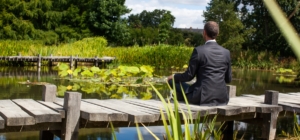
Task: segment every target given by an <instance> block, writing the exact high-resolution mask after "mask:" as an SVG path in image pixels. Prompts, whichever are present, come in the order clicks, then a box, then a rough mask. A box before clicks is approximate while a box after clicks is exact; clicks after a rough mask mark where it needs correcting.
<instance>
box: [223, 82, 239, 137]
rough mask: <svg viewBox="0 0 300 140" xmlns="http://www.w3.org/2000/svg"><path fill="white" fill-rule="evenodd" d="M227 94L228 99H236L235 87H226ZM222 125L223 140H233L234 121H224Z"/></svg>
mask: <svg viewBox="0 0 300 140" xmlns="http://www.w3.org/2000/svg"><path fill="white" fill-rule="evenodd" d="M227 92H228V95H229V98H233V97H236V86H234V85H227ZM229 100H230V99H229ZM223 123H224V124H223V126H222V132H223V140H232V139H233V125H234V121H226V122H223Z"/></svg>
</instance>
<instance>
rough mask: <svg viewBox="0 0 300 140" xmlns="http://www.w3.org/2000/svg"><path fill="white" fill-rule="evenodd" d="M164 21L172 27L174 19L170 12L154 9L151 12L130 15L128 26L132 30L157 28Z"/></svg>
mask: <svg viewBox="0 0 300 140" xmlns="http://www.w3.org/2000/svg"><path fill="white" fill-rule="evenodd" d="M166 20H168V22H169V23H168V24H170V26H173V25H174V22H175V17H174V16H173V15H172V14H171V12H170V11H168V10H160V9H155V10H153V11H152V12H151V11H146V10H144V11H142V12H141V13H140V14H131V15H129V16H128V24H129V25H131V27H133V28H141V27H152V28H158V27H159V25H160V24H161V23H162V22H163V21H166Z"/></svg>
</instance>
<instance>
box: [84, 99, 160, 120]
mask: <svg viewBox="0 0 300 140" xmlns="http://www.w3.org/2000/svg"><path fill="white" fill-rule="evenodd" d="M84 101H86V102H89V103H93V104H96V105H99V106H102V107H105V108H109V109H112V110H116V111H120V112H123V113H127V114H128V121H132V122H154V121H155V116H154V115H153V114H149V113H145V112H143V111H141V110H140V109H138V108H135V107H134V106H130V105H129V104H128V105H126V106H122V105H119V104H115V103H110V102H108V101H104V100H97V99H84Z"/></svg>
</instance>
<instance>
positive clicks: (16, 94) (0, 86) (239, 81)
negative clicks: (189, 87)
mask: <svg viewBox="0 0 300 140" xmlns="http://www.w3.org/2000/svg"><path fill="white" fill-rule="evenodd" d="M155 75H159V76H162V77H164V76H166V75H170V72H169V71H157V72H156V73H155ZM56 78H57V71H53V70H51V69H48V68H45V69H44V68H43V69H41V71H40V73H39V74H38V71H37V68H36V67H29V68H28V67H25V68H8V67H0V99H16V98H30V99H35V100H40V99H42V95H41V90H42V89H41V86H38V85H23V84H19V82H24V81H27V80H29V81H30V82H48V83H52V84H55V85H57V86H58V87H59V86H68V85H72V84H73V83H71V82H70V81H68V80H63V79H59V80H58V79H56ZM231 84H232V85H236V86H237V95H242V94H256V95H259V94H264V92H265V90H277V91H279V92H282V93H287V92H300V86H297V85H295V84H289V83H279V81H277V80H276V76H275V75H273V72H270V71H255V70H233V81H232V83H231ZM155 87H157V88H158V90H159V91H160V92H161V93H162V94H163V95H164V97H166V96H167V95H168V94H169V90H168V87H167V86H166V85H165V84H161V85H156V86H155ZM129 90H136V93H137V95H135V96H130V95H129V94H126V93H122V94H121V95H120V97H121V98H126V97H129V96H130V97H134V98H143V97H144V95H142V94H140V93H142V92H147V88H145V87H142V88H137V89H135V88H134V87H131V88H130V89H129ZM78 91H79V92H82V94H83V95H82V98H97V99H107V98H111V95H107V94H105V93H101V92H95V93H93V92H92V93H87V92H84V90H82V89H79V90H78ZM151 98H152V99H158V98H157V96H156V94H155V93H154V92H152V93H151ZM292 126H293V119H292V118H280V119H279V120H278V123H277V133H278V134H280V133H281V132H282V130H284V131H287V132H289V133H292V128H293V127H292ZM235 128H236V129H237V130H238V135H237V137H238V138H241V137H242V136H243V137H244V138H245V139H255V138H259V136H260V133H261V130H260V127H257V126H256V125H249V124H245V123H242V122H236V124H235ZM150 129H151V131H153V132H154V133H155V134H156V135H157V136H158V137H159V138H161V139H162V137H163V135H164V129H163V127H150ZM141 131H142V133H143V136H144V138H145V139H153V137H152V136H151V135H150V133H149V132H148V131H147V130H145V129H144V128H141ZM38 134H39V133H38V132H26V133H25V132H22V133H19V132H18V133H2V134H0V139H1V140H17V139H20V140H24V139H30V140H35V139H36V140H37V139H38V138H39V136H38ZM116 135H117V137H118V139H137V134H136V128H116ZM79 138H80V139H81V140H87V139H88V140H98V139H99V140H108V139H112V132H111V130H110V129H81V130H80V137H79ZM56 139H58V138H56Z"/></svg>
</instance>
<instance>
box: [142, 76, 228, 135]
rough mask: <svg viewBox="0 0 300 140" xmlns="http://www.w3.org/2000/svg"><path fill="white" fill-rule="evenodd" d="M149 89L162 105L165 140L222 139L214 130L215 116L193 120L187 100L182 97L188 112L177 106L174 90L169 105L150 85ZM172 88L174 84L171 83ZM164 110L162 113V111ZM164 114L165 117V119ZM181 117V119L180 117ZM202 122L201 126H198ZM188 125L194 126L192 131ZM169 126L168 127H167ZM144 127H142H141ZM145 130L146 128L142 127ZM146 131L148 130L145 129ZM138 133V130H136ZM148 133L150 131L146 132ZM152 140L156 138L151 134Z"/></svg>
mask: <svg viewBox="0 0 300 140" xmlns="http://www.w3.org/2000/svg"><path fill="white" fill-rule="evenodd" d="M150 85H151V87H152V88H153V89H154V91H155V92H156V94H157V96H158V97H159V98H160V100H161V101H162V103H163V109H161V110H160V112H161V117H162V121H163V124H164V128H165V131H166V136H165V139H168V140H183V139H186V140H207V139H209V138H210V137H211V136H213V137H214V139H215V140H221V139H222V133H221V131H220V129H217V130H216V129H215V122H216V116H215V117H214V118H213V119H212V120H210V119H208V115H206V116H205V117H204V119H203V120H200V119H201V116H200V114H198V118H197V119H195V120H193V117H192V112H191V110H190V107H189V104H188V102H187V99H186V97H185V95H184V98H185V102H186V107H187V109H188V111H183V109H182V108H181V107H180V106H179V103H178V101H177V96H176V90H172V91H173V97H174V100H173V102H174V103H173V104H174V105H171V103H170V101H167V102H166V100H165V99H164V97H163V96H162V95H161V94H160V93H159V92H158V90H157V89H156V88H155V87H154V86H153V85H152V84H150ZM173 86H174V82H173ZM163 110H164V111H163ZM165 114H167V115H166V117H167V118H166V117H165ZM181 115H182V117H180V116H181ZM182 119H183V121H184V124H183V125H184V130H185V133H183V131H182V127H181V120H182ZM201 121H202V124H201V125H200V123H201ZM190 124H193V125H194V128H193V130H191V129H190ZM169 125H170V127H169ZM143 126H144V125H143ZM144 127H145V128H147V127H146V126H144ZM147 130H148V129H147ZM138 131H139V129H138ZM148 131H149V132H150V133H151V131H150V130H148ZM151 134H152V135H153V137H154V138H157V137H156V136H155V135H154V134H153V133H151ZM139 138H140V139H142V136H141V135H139Z"/></svg>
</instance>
